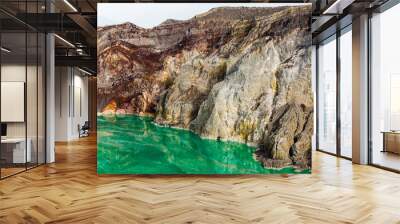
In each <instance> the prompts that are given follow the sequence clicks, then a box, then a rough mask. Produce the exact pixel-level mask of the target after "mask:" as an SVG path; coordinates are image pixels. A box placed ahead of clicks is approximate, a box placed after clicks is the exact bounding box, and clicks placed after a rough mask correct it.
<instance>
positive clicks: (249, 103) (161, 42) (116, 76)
mask: <svg viewBox="0 0 400 224" xmlns="http://www.w3.org/2000/svg"><path fill="white" fill-rule="evenodd" d="M310 13H311V9H310V6H295V7H294V6H293V7H292V6H288V7H272V8H260V7H254V8H252V7H222V8H215V9H212V10H210V11H208V12H207V13H204V14H201V15H197V16H195V17H193V18H192V19H189V20H186V21H177V20H167V21H165V22H163V23H162V24H160V25H159V26H157V27H154V28H151V29H144V28H141V27H138V26H136V25H134V24H130V23H125V24H120V25H115V26H107V27H99V28H98V110H99V112H101V113H103V114H115V113H127V114H139V115H143V114H151V115H153V116H154V117H155V119H154V121H155V122H156V123H159V124H162V125H168V126H173V127H180V128H185V129H189V130H192V131H194V132H195V133H197V134H199V135H201V136H203V137H206V138H213V139H223V140H232V141H239V142H244V143H247V144H250V145H254V146H257V147H258V151H257V152H256V155H257V156H256V157H257V158H258V160H259V161H261V162H262V163H263V165H264V166H265V167H277V168H280V167H286V166H295V167H298V168H310V167H311V136H312V132H313V99H312V89H311V53H310V52H311V51H310V45H311V33H310ZM110 105H113V106H110Z"/></svg>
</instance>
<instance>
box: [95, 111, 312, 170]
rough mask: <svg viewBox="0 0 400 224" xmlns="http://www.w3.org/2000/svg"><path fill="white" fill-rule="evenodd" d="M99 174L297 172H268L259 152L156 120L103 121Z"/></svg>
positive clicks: (116, 118)
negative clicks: (257, 155)
mask: <svg viewBox="0 0 400 224" xmlns="http://www.w3.org/2000/svg"><path fill="white" fill-rule="evenodd" d="M97 122H98V124H97V125H98V127H97V130H98V131H97V135H98V143H97V144H98V145H97V148H98V151H97V172H98V174H292V173H310V170H309V169H307V170H303V171H297V170H295V169H294V168H292V167H286V168H283V169H266V168H264V167H263V166H262V165H261V163H260V162H258V161H256V160H255V159H254V156H253V153H254V151H255V148H254V147H250V146H248V145H246V144H242V143H237V142H227V141H217V140H210V139H204V138H201V137H199V136H198V135H197V134H195V133H193V132H191V131H188V130H183V129H177V128H170V127H163V126H159V125H157V124H155V123H154V122H153V119H152V118H151V117H141V116H136V115H118V116H98V117H97Z"/></svg>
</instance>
